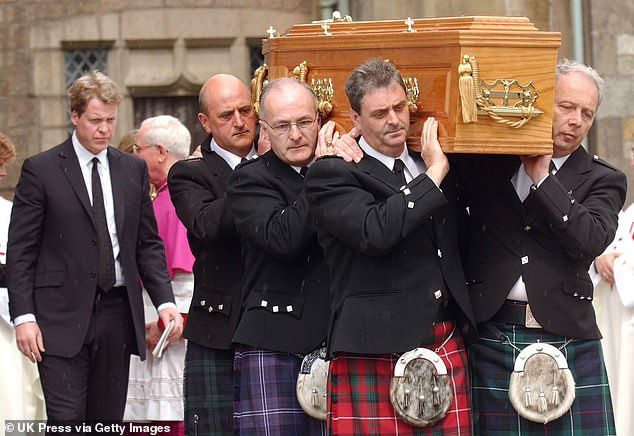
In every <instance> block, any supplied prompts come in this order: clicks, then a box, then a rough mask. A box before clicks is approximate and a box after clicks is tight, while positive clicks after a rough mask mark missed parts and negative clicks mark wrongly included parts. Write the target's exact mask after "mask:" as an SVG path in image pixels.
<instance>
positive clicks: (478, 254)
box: [458, 147, 626, 339]
mask: <svg viewBox="0 0 634 436" xmlns="http://www.w3.org/2000/svg"><path fill="white" fill-rule="evenodd" d="M465 161H466V162H467V163H468V168H469V170H468V171H461V177H462V178H463V181H464V185H465V188H466V189H465V190H464V195H463V199H464V200H465V201H466V205H467V206H468V207H469V211H470V229H471V232H470V248H469V252H468V257H467V261H466V263H465V273H466V276H467V280H468V282H469V287H470V294H471V299H472V304H473V309H474V312H475V316H476V321H478V322H483V321H486V320H488V319H490V318H491V317H492V316H493V315H494V314H495V313H496V312H497V311H498V310H499V309H500V307H501V306H502V304H503V303H504V300H505V299H506V297H507V295H508V292H509V291H510V290H511V287H512V286H513V285H514V284H515V282H516V281H517V279H518V278H519V277H520V275H521V276H522V277H523V279H524V282H525V284H526V291H527V294H528V301H529V303H530V305H531V309H532V311H533V314H534V315H535V318H536V319H537V321H539V323H540V324H541V325H542V326H543V327H544V328H545V329H546V330H548V331H550V332H553V333H556V334H559V335H565V336H570V337H575V338H583V339H597V338H600V337H601V335H600V333H599V329H598V327H597V325H596V321H595V315H594V310H593V307H592V296H593V286H592V282H591V280H590V277H589V276H588V267H589V266H590V263H591V262H592V260H593V259H594V258H595V257H596V256H598V255H600V254H601V253H602V252H603V250H604V249H605V247H607V245H608V244H609V243H610V242H611V241H612V239H613V238H614V234H615V232H616V227H617V222H618V212H619V210H620V209H621V207H622V206H623V202H624V200H625V193H626V179H625V175H624V174H623V173H621V172H620V171H618V170H616V169H615V168H613V167H611V166H610V165H608V164H606V163H605V162H603V161H601V160H599V159H598V158H596V156H594V157H593V156H590V155H588V153H587V152H586V151H585V150H584V149H583V148H581V147H580V148H579V149H578V150H577V151H575V152H574V153H572V154H571V155H570V157H569V158H568V160H566V162H565V163H564V165H563V166H562V167H561V168H560V169H559V171H558V172H557V175H556V176H554V177H553V176H549V177H548V178H546V180H545V181H544V182H543V183H542V184H541V185H540V187H539V189H537V190H534V191H533V192H531V194H530V195H529V196H528V197H527V199H526V200H525V201H524V203H522V202H521V201H520V200H519V198H518V197H517V194H516V193H515V189H514V188H513V185H512V183H511V181H510V180H511V178H512V177H513V174H514V173H515V172H516V171H517V168H518V167H519V165H520V163H521V162H520V160H519V158H518V157H516V156H479V157H476V156H469V157H468V158H466V159H465ZM458 165H459V166H461V167H464V166H465V162H464V161H463V162H461V163H459V164H458Z"/></svg>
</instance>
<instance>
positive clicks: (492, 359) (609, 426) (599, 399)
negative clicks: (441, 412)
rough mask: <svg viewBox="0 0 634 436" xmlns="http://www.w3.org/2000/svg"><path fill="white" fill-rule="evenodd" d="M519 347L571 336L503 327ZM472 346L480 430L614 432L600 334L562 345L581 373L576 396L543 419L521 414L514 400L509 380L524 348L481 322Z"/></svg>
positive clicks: (488, 434) (497, 434)
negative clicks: (553, 417) (555, 416)
mask: <svg viewBox="0 0 634 436" xmlns="http://www.w3.org/2000/svg"><path fill="white" fill-rule="evenodd" d="M500 330H501V331H502V333H504V334H505V335H507V336H508V337H509V338H510V340H511V342H513V343H514V344H515V345H516V346H517V347H518V348H519V349H524V348H525V347H526V346H528V345H530V344H533V343H535V342H537V341H538V340H539V341H541V342H545V343H548V344H551V345H553V346H554V347H556V348H560V347H561V346H562V345H563V344H564V342H565V341H566V338H564V337H562V336H558V335H554V334H551V333H548V332H546V331H544V330H542V329H528V328H525V327H523V326H516V325H506V326H503V327H501V328H500ZM479 332H480V338H479V339H478V341H477V342H475V343H474V344H472V345H470V346H469V366H470V370H471V392H472V394H471V396H472V403H473V422H474V430H475V431H474V433H475V434H476V435H482V436H502V435H508V434H522V435H523V436H525V435H531V436H532V435H580V436H582V435H583V436H585V435H593V436H599V435H614V434H616V431H615V428H614V414H613V409H612V400H611V397H610V389H609V386H608V378H607V374H606V371H605V364H604V362H603V352H602V349H601V342H600V341H599V340H573V341H571V342H570V343H569V344H568V345H567V346H566V347H564V348H563V349H562V353H563V354H564V356H565V357H566V360H567V361H568V367H569V369H570V371H571V372H572V375H573V377H574V379H575V384H576V388H575V400H574V402H573V403H572V407H571V408H570V410H569V411H568V412H567V413H565V414H564V415H563V416H562V417H561V418H559V419H556V420H554V421H552V422H549V423H548V424H546V425H544V424H539V423H536V422H532V421H528V420H526V419H524V418H522V417H520V416H519V415H518V414H517V412H516V411H515V409H514V408H513V406H512V405H511V401H510V400H509V393H508V387H509V380H510V378H511V373H512V372H513V366H514V363H515V356H517V354H518V351H517V350H515V349H513V348H512V347H511V346H510V345H504V344H501V343H500V342H499V341H498V340H496V339H495V338H494V337H493V335H492V334H491V333H490V332H488V331H487V330H486V328H480V329H479Z"/></svg>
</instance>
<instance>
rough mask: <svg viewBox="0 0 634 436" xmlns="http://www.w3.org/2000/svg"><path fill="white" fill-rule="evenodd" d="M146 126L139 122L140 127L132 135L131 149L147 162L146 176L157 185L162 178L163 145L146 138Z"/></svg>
mask: <svg viewBox="0 0 634 436" xmlns="http://www.w3.org/2000/svg"><path fill="white" fill-rule="evenodd" d="M148 130H149V129H148V127H147V126H146V125H144V124H141V127H140V128H139V130H138V131H137V132H136V135H135V136H134V145H133V146H132V150H133V152H134V154H135V155H137V156H138V157H140V158H141V159H143V160H144V161H145V163H146V164H147V171H148V177H149V179H150V183H152V184H153V185H155V186H158V185H159V184H160V183H161V182H162V181H163V178H164V175H163V172H162V168H161V162H162V161H163V160H164V154H165V147H164V146H163V145H162V144H151V143H149V142H148V141H147V139H146V137H145V136H146V134H147V132H148Z"/></svg>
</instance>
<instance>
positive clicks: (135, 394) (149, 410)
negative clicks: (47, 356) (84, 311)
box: [124, 115, 194, 436]
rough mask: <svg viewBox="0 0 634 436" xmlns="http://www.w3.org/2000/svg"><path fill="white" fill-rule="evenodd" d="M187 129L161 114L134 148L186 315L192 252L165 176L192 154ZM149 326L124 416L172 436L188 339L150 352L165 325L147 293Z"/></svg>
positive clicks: (177, 427)
mask: <svg viewBox="0 0 634 436" xmlns="http://www.w3.org/2000/svg"><path fill="white" fill-rule="evenodd" d="M190 142H191V136H190V133H189V130H187V128H186V127H185V126H184V125H183V124H182V123H181V122H180V121H179V120H178V119H176V118H174V117H172V116H169V115H159V116H155V117H151V118H147V119H146V120H144V121H143V122H142V123H141V126H140V127H139V130H138V131H137V133H136V136H135V141H134V143H133V144H132V146H131V149H132V151H133V153H135V154H136V156H138V157H140V158H141V159H143V160H144V161H145V163H146V164H147V168H148V175H149V179H150V184H151V185H152V186H153V187H154V190H153V194H151V195H152V199H153V201H152V207H153V209H154V215H155V217H156V225H157V227H158V234H159V236H160V237H161V239H162V240H163V245H164V246H165V260H166V262H167V271H168V274H169V276H170V279H171V282H172V290H173V292H174V299H175V301H176V307H177V308H178V310H179V312H180V313H181V314H182V315H183V317H184V318H185V319H186V317H187V311H188V310H189V305H190V303H191V299H192V294H193V291H194V275H193V273H192V266H193V263H194V256H193V255H192V253H191V250H190V249H189V244H188V242H187V229H185V226H183V224H182V223H181V222H180V220H179V219H178V217H177V216H176V211H175V209H174V205H173V204H172V201H171V199H170V193H169V188H168V186H167V174H168V172H169V170H170V168H171V167H172V166H173V165H174V164H175V163H176V162H178V161H179V160H182V159H186V158H187V155H188V153H189V147H190ZM143 299H144V302H145V322H146V324H145V329H146V344H147V350H148V353H149V354H148V357H147V359H146V360H145V362H142V361H141V360H139V359H138V358H137V357H136V356H133V357H132V359H131V361H130V380H129V385H128V398H127V402H126V410H125V413H124V420H126V421H153V422H155V423H159V424H161V425H169V427H170V431H169V432H163V433H164V434H169V435H171V436H179V435H182V434H183V370H184V367H185V351H186V343H185V340H184V339H183V338H181V339H179V340H177V341H174V342H172V343H170V344H169V347H168V348H166V350H165V351H164V352H163V353H162V356H161V357H158V356H157V357H155V356H154V355H152V350H153V349H154V348H155V347H156V345H157V342H158V341H159V338H160V337H161V334H162V331H163V330H164V327H165V326H162V325H161V326H159V322H157V321H158V314H157V313H156V310H155V309H154V306H153V305H152V302H151V300H150V297H149V295H148V294H147V292H145V291H144V292H143Z"/></svg>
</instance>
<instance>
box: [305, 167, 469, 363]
mask: <svg viewBox="0 0 634 436" xmlns="http://www.w3.org/2000/svg"><path fill="white" fill-rule="evenodd" d="M400 188H401V186H400V183H399V180H398V178H397V176H395V175H394V174H393V173H392V172H391V171H390V170H389V169H388V168H387V167H386V166H385V165H384V164H382V163H381V162H379V161H378V160H376V159H374V158H373V157H370V156H368V155H365V156H364V157H363V159H362V160H361V162H360V163H359V164H356V165H355V164H349V163H346V162H344V161H343V160H342V159H340V158H335V157H327V158H322V159H319V160H318V161H317V162H315V163H314V164H313V165H312V166H311V168H310V170H309V171H308V174H307V178H306V191H307V193H308V199H309V201H310V203H311V207H312V208H313V213H314V215H315V218H316V219H317V226H318V229H319V239H320V243H321V245H322V247H323V249H324V252H325V256H326V261H327V263H328V267H329V270H330V274H331V283H332V285H331V286H332V294H333V302H332V309H331V310H332V315H331V318H330V325H329V330H328V349H329V353H330V355H332V354H334V353H336V352H352V353H361V354H376V353H401V352H404V351H408V350H411V349H413V348H415V347H418V346H419V345H421V344H422V343H423V342H424V340H425V338H426V337H427V336H428V335H429V332H430V329H431V327H432V323H433V322H434V320H435V318H436V315H437V313H438V312H439V309H440V306H441V304H443V302H444V301H445V300H447V299H450V300H452V303H451V305H452V306H454V307H456V308H457V310H456V311H455V312H456V316H457V317H458V318H462V319H463V320H467V322H466V323H463V326H464V327H465V328H468V327H469V326H471V325H473V315H472V311H471V306H470V303H469V297H468V295H467V287H466V286H465V279H464V274H463V271H462V267H461V264H460V255H459V250H458V242H457V229H456V224H457V218H456V212H457V210H456V208H455V207H454V206H455V205H456V198H455V194H456V189H457V186H456V185H455V184H454V183H453V182H452V180H451V179H450V178H445V181H444V182H443V184H442V186H441V188H442V191H441V190H440V189H438V187H436V185H435V184H434V182H433V181H432V180H431V179H430V178H428V177H427V176H426V175H425V174H421V175H419V176H418V177H416V178H415V179H414V180H412V181H411V182H410V183H408V184H407V185H406V186H405V187H404V188H403V189H402V190H401V189H400Z"/></svg>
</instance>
